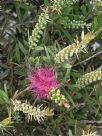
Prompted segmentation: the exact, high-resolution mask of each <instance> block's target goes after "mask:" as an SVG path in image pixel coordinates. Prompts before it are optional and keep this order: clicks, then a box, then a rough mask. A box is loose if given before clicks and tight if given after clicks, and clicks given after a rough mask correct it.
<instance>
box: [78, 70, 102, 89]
mask: <svg viewBox="0 0 102 136" xmlns="http://www.w3.org/2000/svg"><path fill="white" fill-rule="evenodd" d="M101 80H102V71H93V72H90V73H87V74H85V75H83V76H82V77H81V78H79V79H78V80H77V82H76V84H77V85H78V87H79V88H84V87H85V86H87V85H90V84H92V83H95V82H97V81H101Z"/></svg>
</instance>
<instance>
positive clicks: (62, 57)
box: [55, 43, 84, 63]
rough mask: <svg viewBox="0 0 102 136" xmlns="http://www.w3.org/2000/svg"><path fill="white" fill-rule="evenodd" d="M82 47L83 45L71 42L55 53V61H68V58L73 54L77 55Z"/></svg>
mask: <svg viewBox="0 0 102 136" xmlns="http://www.w3.org/2000/svg"><path fill="white" fill-rule="evenodd" d="M83 48H84V46H82V45H80V44H76V43H73V44H71V45H69V46H67V47H65V48H64V49H62V50H61V51H59V52H58V54H56V57H55V62H57V63H61V62H65V61H67V62H69V63H70V59H71V58H72V57H73V56H74V55H77V54H78V53H79V52H80V51H82V49H83Z"/></svg>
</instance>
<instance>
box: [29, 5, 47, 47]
mask: <svg viewBox="0 0 102 136" xmlns="http://www.w3.org/2000/svg"><path fill="white" fill-rule="evenodd" d="M48 20H49V15H48V8H47V9H46V10H44V12H43V13H41V15H40V17H39V20H38V23H37V24H36V25H35V28H34V30H33V31H32V35H31V36H30V37H29V39H28V44H29V46H30V48H33V46H37V43H38V42H39V39H40V37H41V35H42V34H43V30H44V29H45V27H46V24H47V22H48Z"/></svg>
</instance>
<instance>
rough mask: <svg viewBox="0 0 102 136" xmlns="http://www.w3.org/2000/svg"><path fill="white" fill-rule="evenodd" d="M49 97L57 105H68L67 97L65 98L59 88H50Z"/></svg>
mask: <svg viewBox="0 0 102 136" xmlns="http://www.w3.org/2000/svg"><path fill="white" fill-rule="evenodd" d="M49 98H50V99H51V100H52V101H54V102H55V103H56V104H58V105H59V106H64V107H66V108H69V107H70V105H69V103H68V101H67V99H66V98H65V96H64V95H62V94H61V92H60V90H59V89H52V90H51V92H50V94H49Z"/></svg>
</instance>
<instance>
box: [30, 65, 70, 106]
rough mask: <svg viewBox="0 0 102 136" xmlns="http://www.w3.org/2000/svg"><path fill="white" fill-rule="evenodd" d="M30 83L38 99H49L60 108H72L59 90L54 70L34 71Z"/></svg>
mask: <svg viewBox="0 0 102 136" xmlns="http://www.w3.org/2000/svg"><path fill="white" fill-rule="evenodd" d="M29 81H30V83H29V88H30V89H31V90H32V92H33V93H34V94H36V96H37V97H38V98H49V99H50V100H52V101H54V102H55V103H56V104H58V105H59V106H62V105H63V106H64V107H66V108H69V107H70V105H69V103H68V101H67V99H66V98H65V96H64V95H62V94H61V93H60V90H59V89H58V81H57V78H56V75H55V72H54V70H53V69H52V68H49V67H40V68H37V69H33V70H32V73H31V75H30V77H29Z"/></svg>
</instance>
